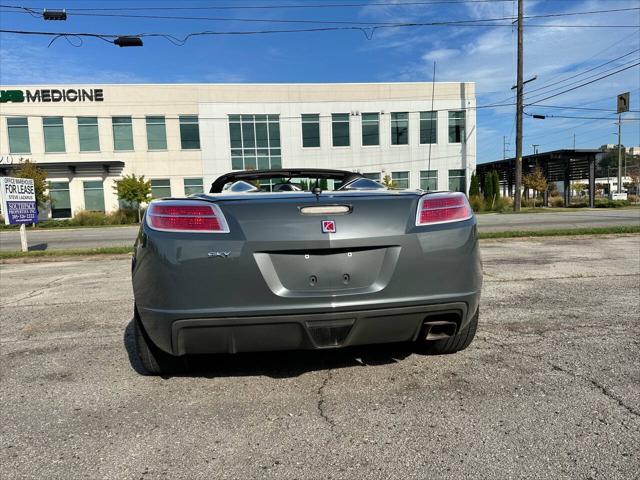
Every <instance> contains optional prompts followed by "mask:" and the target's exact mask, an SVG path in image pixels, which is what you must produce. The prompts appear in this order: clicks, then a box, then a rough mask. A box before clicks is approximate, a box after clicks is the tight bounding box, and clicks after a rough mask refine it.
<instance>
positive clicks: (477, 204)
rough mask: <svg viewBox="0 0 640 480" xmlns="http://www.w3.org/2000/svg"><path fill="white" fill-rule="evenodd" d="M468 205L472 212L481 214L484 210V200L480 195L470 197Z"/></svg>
mask: <svg viewBox="0 0 640 480" xmlns="http://www.w3.org/2000/svg"><path fill="white" fill-rule="evenodd" d="M469 204H470V205H471V208H472V209H473V211H474V212H482V211H483V210H484V199H483V198H482V195H472V196H470V197H469Z"/></svg>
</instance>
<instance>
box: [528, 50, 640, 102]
mask: <svg viewBox="0 0 640 480" xmlns="http://www.w3.org/2000/svg"><path fill="white" fill-rule="evenodd" d="M638 60H640V57H636V58H634V59H631V60H629V61H627V62H624V63H621V64H619V65H615V66H613V67H610V68H607V69H606V70H603V71H601V72H598V73H594V74H592V75H589V76H587V77H584V78H582V79H580V80H575V81H573V82H570V83H567V84H565V85H561V86H558V87H553V88H551V89H548V90H546V91H543V92H540V93H537V94H535V95H528V96H527V101H530V100H533V99H536V98H540V97H542V96H544V95H548V94H550V93H552V92H557V91H558V90H562V89H563V88H567V87H570V86H572V85H577V84H579V83H580V82H584V81H585V80H590V79H592V78H595V77H598V76H600V75H603V74H605V73H609V72H612V71H614V70H616V69H619V68H621V67H626V66H628V65H631V64H633V63H634V62H637V61H638Z"/></svg>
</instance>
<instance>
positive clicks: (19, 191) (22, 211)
mask: <svg viewBox="0 0 640 480" xmlns="http://www.w3.org/2000/svg"><path fill="white" fill-rule="evenodd" d="M0 198H1V200H2V213H3V215H4V223H5V224H7V225H9V224H16V223H36V222H37V221H38V207H37V205H36V189H35V186H34V185H33V180H32V179H31V178H13V177H0Z"/></svg>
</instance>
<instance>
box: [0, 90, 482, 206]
mask: <svg viewBox="0 0 640 480" xmlns="http://www.w3.org/2000/svg"><path fill="white" fill-rule="evenodd" d="M475 102H476V100H475V86H474V84H473V83H436V84H432V83H364V84H264V85H256V84H156V85H33V86H0V175H7V174H9V173H10V171H11V168H12V166H11V165H12V164H15V163H17V162H19V161H20V159H29V160H31V161H32V162H35V163H37V164H40V165H41V167H42V168H43V169H44V170H45V171H46V172H47V176H48V180H49V185H50V196H51V199H52V206H51V208H50V209H49V210H48V211H46V212H43V213H42V216H50V217H53V218H66V217H69V216H72V215H73V214H74V213H75V212H77V211H81V210H102V211H107V212H109V211H113V210H116V209H117V208H118V199H117V197H116V195H115V193H114V190H113V185H114V181H115V180H117V179H119V178H121V177H122V175H127V174H130V173H135V174H136V175H144V176H145V177H146V178H147V179H149V180H151V184H152V191H153V195H154V196H155V197H164V196H183V195H188V194H191V193H195V192H202V191H208V187H209V185H210V184H211V182H212V181H213V180H214V179H215V178H216V177H218V176H219V175H221V174H223V173H227V172H229V171H231V170H244V169H256V168H257V169H267V168H272V169H273V168H292V167H314V168H334V169H345V170H351V171H358V172H361V173H364V174H366V175H367V176H369V177H371V178H375V179H381V178H383V177H384V176H385V175H389V176H390V177H391V178H392V179H393V181H394V182H395V184H396V185H397V186H398V187H409V188H423V189H427V188H429V189H432V190H433V189H440V190H449V189H451V190H460V191H466V189H467V188H468V184H469V178H470V176H471V173H472V172H473V171H474V169H475V161H476V115H475Z"/></svg>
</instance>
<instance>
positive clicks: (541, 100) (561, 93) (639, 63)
mask: <svg viewBox="0 0 640 480" xmlns="http://www.w3.org/2000/svg"><path fill="white" fill-rule="evenodd" d="M638 65H640V62H636V63H634V64H633V65H629V66H627V67H624V68H621V69H619V70H616V71H615V72H612V73H608V74H607V75H603V76H601V77H598V78H595V79H593V80H590V81H588V82H585V83H582V84H580V85H577V86H575V87H572V88H569V89H567V90H563V91H562V92H558V93H554V94H553V95H549V96H548V97H545V98H542V99H540V100H536V101H535V102H533V103H528V104H527V105H526V106H527V107H528V106H531V105H535V104H537V103H540V102H544V101H545V100H549V99H550V98H553V97H557V96H559V95H563V94H565V93H568V92H572V91H574V90H577V89H578V88H582V87H584V86H586V85H590V84H592V83H595V82H598V81H600V80H602V79H605V78H608V77H611V76H612V75H616V74H618V73H621V72H624V71H625V70H629V69H630V68H633V67H637V66H638Z"/></svg>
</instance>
